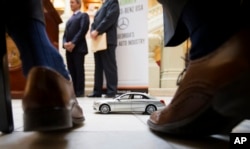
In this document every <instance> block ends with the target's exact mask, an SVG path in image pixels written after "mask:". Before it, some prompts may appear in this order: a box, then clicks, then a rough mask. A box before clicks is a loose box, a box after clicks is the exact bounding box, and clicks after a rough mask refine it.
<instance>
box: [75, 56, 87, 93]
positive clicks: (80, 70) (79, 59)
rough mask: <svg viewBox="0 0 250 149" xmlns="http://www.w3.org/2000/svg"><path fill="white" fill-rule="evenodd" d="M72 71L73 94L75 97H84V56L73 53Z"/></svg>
mask: <svg viewBox="0 0 250 149" xmlns="http://www.w3.org/2000/svg"><path fill="white" fill-rule="evenodd" d="M73 65H74V71H75V81H76V82H75V85H74V87H75V93H76V96H77V97H80V96H84V87H85V74H84V73H85V72H84V54H83V53H74V63H73Z"/></svg>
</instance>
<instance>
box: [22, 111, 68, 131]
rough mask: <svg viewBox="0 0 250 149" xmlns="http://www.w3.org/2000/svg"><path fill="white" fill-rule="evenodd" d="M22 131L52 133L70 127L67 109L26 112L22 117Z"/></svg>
mask: <svg viewBox="0 0 250 149" xmlns="http://www.w3.org/2000/svg"><path fill="white" fill-rule="evenodd" d="M23 120H24V131H53V130H60V129H67V128H71V127H72V125H73V124H72V117H71V112H70V110H68V109H35V110H27V111H25V112H24V115H23Z"/></svg>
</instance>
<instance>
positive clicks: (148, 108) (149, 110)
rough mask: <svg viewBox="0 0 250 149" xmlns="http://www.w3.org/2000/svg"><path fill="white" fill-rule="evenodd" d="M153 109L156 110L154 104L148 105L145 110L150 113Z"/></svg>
mask: <svg viewBox="0 0 250 149" xmlns="http://www.w3.org/2000/svg"><path fill="white" fill-rule="evenodd" d="M154 111H156V107H155V106H154V105H148V106H147V107H146V110H145V112H146V113H147V114H152V113H153V112H154Z"/></svg>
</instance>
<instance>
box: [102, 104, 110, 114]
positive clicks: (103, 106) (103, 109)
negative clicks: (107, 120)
mask: <svg viewBox="0 0 250 149" xmlns="http://www.w3.org/2000/svg"><path fill="white" fill-rule="evenodd" d="M100 112H101V113H103V114H107V113H109V112H110V107H109V105H101V107H100Z"/></svg>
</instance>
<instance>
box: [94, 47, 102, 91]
mask: <svg viewBox="0 0 250 149" xmlns="http://www.w3.org/2000/svg"><path fill="white" fill-rule="evenodd" d="M101 52H102V51H99V52H97V53H95V54H94V59H95V72H94V73H95V74H94V77H95V78H94V92H93V94H94V95H96V96H101V95H102V85H103V64H102V56H101Z"/></svg>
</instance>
